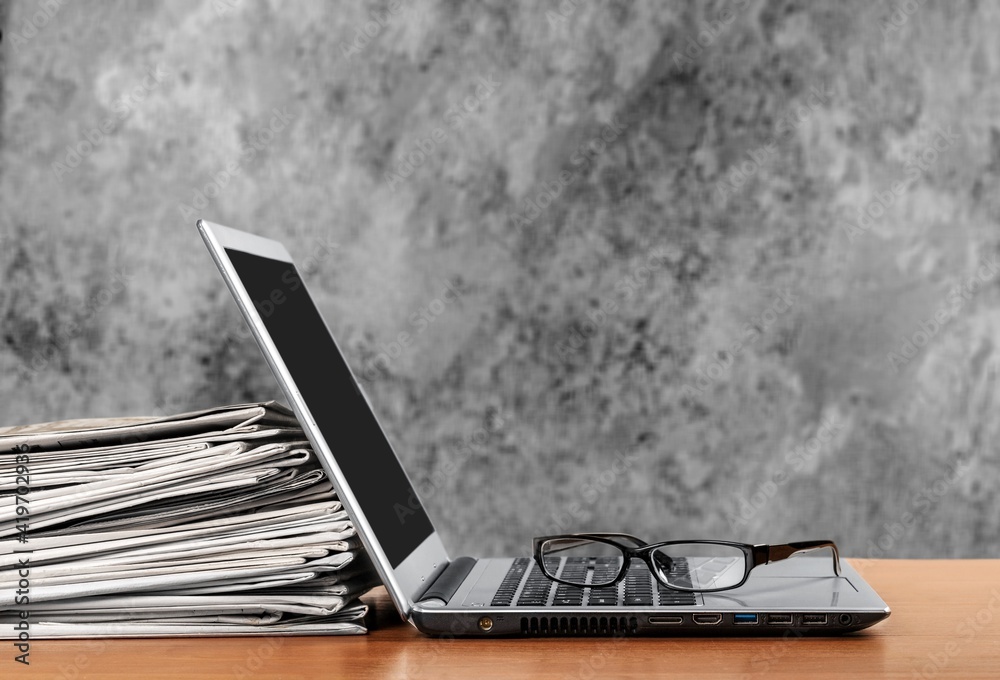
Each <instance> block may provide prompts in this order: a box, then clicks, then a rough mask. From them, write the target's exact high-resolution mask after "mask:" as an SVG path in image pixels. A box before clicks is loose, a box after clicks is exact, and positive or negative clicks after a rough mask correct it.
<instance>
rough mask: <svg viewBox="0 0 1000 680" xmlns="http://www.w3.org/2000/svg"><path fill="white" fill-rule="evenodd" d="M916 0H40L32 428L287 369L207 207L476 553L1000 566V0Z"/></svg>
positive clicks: (9, 296)
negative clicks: (278, 246) (269, 240)
mask: <svg viewBox="0 0 1000 680" xmlns="http://www.w3.org/2000/svg"><path fill="white" fill-rule="evenodd" d="M902 4H903V5H906V8H904V9H898V10H896V11H895V12H894V10H893V7H895V6H896V5H890V3H886V2H862V1H857V2H823V3H803V2H758V1H756V0H754V1H750V2H743V1H742V0H734V1H733V2H697V3H669V4H666V3H660V2H642V3H631V2H597V1H593V2H590V1H586V0H584V1H582V2H578V3H572V2H569V1H567V2H564V3H562V4H561V5H555V4H553V5H550V6H538V5H536V4H535V3H528V2H521V3H513V2H492V3H487V4H474V3H460V2H433V1H419V2H418V1H417V0H413V1H412V2H411V1H407V0H404V1H403V2H402V3H390V4H385V3H382V4H367V5H362V4H360V3H353V2H351V3H348V2H343V3H322V2H312V3H296V2H277V1H272V2H264V1H260V0H242V1H241V0H214V1H213V2H200V1H194V0H191V1H183V2H182V1H177V2H169V3H168V2H160V3H150V2H117V3H100V4H98V3H76V2H65V3H62V4H59V3H54V4H49V5H48V7H49V9H48V10H46V9H44V8H43V4H40V3H36V2H33V1H19V2H12V3H4V7H5V10H4V15H3V22H4V37H3V43H2V45H0V53H2V59H3V76H2V77H3V97H2V107H3V108H2V127H0V134H2V142H0V144H2V146H0V158H2V166H0V173H2V174H0V206H2V209H0V229H2V231H0V239H2V240H0V324H2V327H0V424H13V423H18V422H24V421H39V420H48V419H55V418H66V417H84V416H99V415H112V414H148V413H165V412H174V411H182V410H188V409H193V408H200V407H205V406H209V405H212V404H217V403H226V402H236V401H245V400H256V399H268V398H274V397H278V396H279V392H278V389H277V386H276V384H275V383H274V381H273V380H272V378H271V376H270V374H269V373H268V370H267V368H266V366H265V364H264V362H263V361H262V359H261V357H260V355H259V353H258V351H257V349H256V347H255V346H254V345H253V343H252V342H251V341H250V340H249V338H248V336H247V335H246V333H245V331H244V329H243V327H242V323H241V321H240V320H239V317H238V315H237V313H236V309H235V306H234V304H233V302H232V301H231V299H230V296H229V294H228V293H227V292H226V291H225V289H224V287H223V286H222V285H221V282H220V279H219V276H218V274H217V272H216V271H215V268H214V267H213V266H212V264H211V261H210V259H209V257H208V255H207V253H206V251H205V249H204V247H203V246H202V244H201V242H200V239H199V238H198V236H197V233H196V231H195V228H194V222H195V220H196V219H197V218H198V217H202V216H204V217H207V218H210V219H212V220H214V221H217V222H221V223H223V224H230V225H232V226H239V227H243V228H246V229H249V230H253V231H257V232H260V233H262V234H266V235H269V236H272V237H276V238H279V239H282V240H284V241H285V242H286V243H287V244H288V246H289V248H290V250H291V251H292V253H293V254H294V255H295V256H296V257H297V258H299V259H300V260H302V261H304V265H303V266H304V268H305V269H306V272H307V279H308V281H309V283H310V284H311V287H312V289H313V291H314V292H315V294H316V296H317V298H318V303H319V305H320V306H321V308H322V311H323V312H324V314H325V315H326V317H327V319H328V320H329V323H330V325H331V327H332V329H333V331H334V333H335V334H336V335H337V337H338V338H339V340H340V341H341V344H342V346H343V347H344V348H345V350H346V351H347V352H348V354H349V359H350V361H351V362H352V364H353V365H354V367H355V369H356V370H357V371H358V372H360V373H361V374H362V375H363V376H364V377H365V380H366V381H367V384H368V390H369V392H370V394H371V398H372V400H373V402H374V403H375V404H376V406H377V408H378V411H379V413H380V415H381V416H382V418H383V422H384V424H385V426H386V428H387V430H388V431H389V433H390V435H391V437H392V438H393V440H394V441H395V442H396V443H397V444H398V449H399V452H400V455H401V456H402V458H403V459H404V461H405V464H406V465H407V467H408V468H409V470H410V471H411V472H412V473H413V475H414V477H415V478H416V480H417V481H418V482H419V487H420V489H421V490H422V493H423V496H424V499H425V502H426V505H427V506H428V507H429V508H430V510H431V512H432V514H433V516H434V517H435V518H436V519H437V521H438V524H439V527H440V529H441V530H442V532H443V534H444V538H445V541H446V543H447V544H448V545H449V546H450V547H452V548H453V549H458V548H459V547H460V548H461V549H462V550H463V551H469V552H478V553H484V554H497V553H499V552H501V551H516V552H525V551H527V550H528V548H529V540H530V538H531V536H532V535H535V534H538V533H542V532H549V531H559V530H581V529H605V530H625V531H631V532H634V533H638V534H640V535H643V536H646V537H649V538H651V539H652V538H669V537H675V538H681V537H712V536H714V537H725V538H732V539H738V540H749V541H761V542H764V541H783V540H794V539H807V538H826V537H832V538H835V539H836V540H838V541H840V542H841V543H842V544H843V547H844V551H845V552H846V553H847V554H853V555H858V556H865V555H870V556H937V555H946V556H948V555H950V556H994V557H996V556H1000V547H998V541H997V534H998V528H1000V516H998V513H997V512H996V502H995V497H996V489H997V482H998V478H1000V465H998V456H997V453H998V443H997V442H998V429H1000V425H998V424H1000V417H998V413H997V395H998V386H997V366H998V361H997V360H998V351H1000V348H998V346H997V345H998V342H1000V316H998V313H997V312H998V310H1000V294H998V293H1000V288H998V282H1000V277H998V276H997V275H996V274H997V269H996V266H997V264H996V263H997V257H998V256H1000V230H998V223H997V217H998V208H1000V204H998V202H1000V193H998V191H997V184H998V182H997V180H998V175H1000V132H998V127H997V121H998V120H1000V118H998V116H1000V78H998V74H1000V42H998V41H997V40H996V35H997V34H998V33H1000V10H998V9H997V8H996V6H995V5H993V4H992V3H965V2H926V3H919V4H918V3H912V6H910V5H908V4H907V3H902ZM907 12H909V13H907ZM369 34H370V35H369ZM977 277H978V278H977ZM401 334H405V335H402V337H401ZM343 426H344V427H345V428H349V427H350V426H351V424H350V423H346V422H345V423H344V425H343Z"/></svg>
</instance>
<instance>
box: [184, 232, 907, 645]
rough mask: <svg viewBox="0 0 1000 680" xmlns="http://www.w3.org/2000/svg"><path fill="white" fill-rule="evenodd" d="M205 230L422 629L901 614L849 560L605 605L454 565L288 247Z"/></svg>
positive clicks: (563, 630)
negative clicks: (726, 586)
mask: <svg viewBox="0 0 1000 680" xmlns="http://www.w3.org/2000/svg"><path fill="white" fill-rule="evenodd" d="M198 229H199V231H200V232H201V235H202V237H203V238H204V240H205V244H206V245H207V246H208V249H209V251H210V252H211V254H212V258H213V259H214V260H215V264H216V265H217V266H218V268H219V270H220V271H221V272H222V277H223V278H224V279H225V282H226V284H227V285H228V287H229V290H230V292H231V293H232V294H233V297H234V298H235V299H236V304H237V305H238V306H239V309H240V311H241V312H242V313H243V316H244V318H245V319H246V322H247V324H248V325H249V327H250V329H251V331H252V333H253V337H254V339H255V340H256V341H257V344H258V346H259V347H260V350H261V352H262V353H263V355H264V358H265V359H266V360H267V363H268V365H269V366H270V367H271V371H272V372H273V373H274V376H275V378H277V380H278V383H279V385H280V386H281V389H282V391H283V393H284V395H285V397H286V398H287V399H288V401H289V403H290V404H291V407H292V409H294V411H295V415H296V416H297V417H298V419H299V422H300V423H301V425H302V428H303V429H304V430H305V433H306V435H307V437H308V438H309V441H310V442H311V443H312V446H313V449H314V450H315V452H316V454H317V456H318V458H319V460H320V463H321V464H322V466H323V468H324V469H325V470H326V473H327V474H328V475H329V476H330V479H331V480H332V482H333V485H334V487H335V488H336V490H337V494H338V495H339V497H340V500H341V502H342V503H343V505H344V507H345V509H346V510H347V512H348V514H349V515H350V517H351V519H352V520H353V522H354V525H355V527H356V529H357V532H358V535H359V536H360V538H361V541H362V543H363V544H364V546H365V548H366V550H367V551H368V554H369V555H370V557H371V560H372V562H373V563H374V565H375V567H376V569H377V570H378V573H379V575H380V576H381V578H382V582H383V583H384V584H385V587H386V589H387V590H388V592H389V595H390V596H391V598H392V601H393V603H394V604H395V606H396V609H397V610H398V611H399V614H400V615H401V616H402V617H403V619H404V620H405V621H408V622H409V623H411V624H412V625H413V626H415V627H416V628H417V629H418V630H420V631H422V632H424V633H426V634H430V635H437V636H473V637H504V636H542V635H544V636H552V635H598V636H599V635H612V636H620V635H785V636H788V635H806V634H827V635H834V634H840V633H848V632H852V631H857V630H860V629H863V628H866V627H868V626H871V625H872V624H874V623H876V622H878V621H881V620H882V619H884V618H885V617H887V616H888V615H889V607H887V606H886V604H885V602H883V601H882V599H881V598H880V597H879V596H878V595H877V594H876V593H875V591H874V590H873V589H872V588H871V587H870V586H869V585H868V584H867V583H865V581H864V580H863V579H862V578H861V577H860V575H859V574H858V573H857V571H855V570H854V569H853V568H852V567H851V566H850V565H849V564H847V563H844V564H843V566H842V569H841V573H840V575H839V576H836V575H834V572H833V568H832V565H831V559H830V555H829V553H828V552H824V553H818V554H816V556H805V555H803V556H798V557H794V558H792V559H787V560H783V561H780V562H774V563H773V564H766V565H763V566H760V567H758V568H756V569H753V570H752V571H751V572H750V576H749V579H748V580H747V581H746V583H745V584H744V585H742V586H740V587H739V588H736V589H734V590H727V591H724V592H719V593H689V592H680V591H677V590H671V589H667V588H665V587H662V586H660V585H659V582H658V581H657V580H656V579H655V578H653V576H652V574H651V573H650V572H649V570H648V567H646V566H645V564H643V563H642V561H641V560H637V559H633V560H631V562H630V566H629V573H628V575H627V577H626V578H625V579H624V580H623V581H621V582H620V583H619V584H618V585H617V586H615V587H614V588H613V589H611V590H610V591H607V590H606V591H605V592H603V593H602V596H601V597H595V596H593V594H592V593H590V592H589V591H590V589H589V588H578V587H575V586H567V585H563V584H558V583H556V582H554V581H551V580H550V579H548V577H546V576H545V575H544V574H543V573H541V572H540V571H539V568H538V565H537V564H536V563H535V561H534V559H532V558H529V557H506V558H475V557H470V556H458V557H451V556H450V555H449V554H448V553H447V552H446V550H445V548H444V545H443V543H442V541H441V538H440V536H439V535H438V533H437V531H436V530H435V529H434V523H433V522H432V521H431V518H430V517H429V516H428V514H427V511H426V509H425V508H424V507H423V505H422V504H421V503H420V499H419V497H418V495H417V493H416V492H415V490H414V487H413V484H412V483H411V482H410V479H409V477H408V476H407V474H406V471H405V470H404V469H403V467H402V465H401V463H400V461H399V459H398V457H397V456H396V453H395V452H394V450H393V447H392V445H391V444H390V442H389V439H388V437H387V436H386V434H385V432H384V431H383V429H382V427H381V426H380V425H379V422H378V419H377V418H376V416H375V413H374V412H373V409H372V407H371V403H370V402H369V400H368V397H367V396H366V395H365V391H364V388H363V387H362V386H361V384H360V382H359V381H358V380H357V378H356V377H355V375H354V373H352V371H351V369H350V367H349V366H348V364H347V361H346V360H345V358H344V355H343V353H342V352H341V351H340V348H339V347H338V346H337V343H336V341H335V340H334V338H333V335H332V334H331V333H330V330H329V329H328V327H327V325H326V323H325V322H324V320H323V318H322V316H321V315H320V313H319V311H318V309H317V307H316V305H315V304H314V302H313V300H312V298H311V297H310V295H309V291H308V288H307V287H306V285H305V282H304V281H303V280H302V277H301V275H300V273H299V271H298V269H296V267H295V264H294V263H293V262H292V258H291V256H290V255H289V253H288V251H287V250H286V249H285V247H284V246H283V245H282V244H280V243H278V242H276V241H273V240H270V239H266V238H262V237H260V236H257V235H253V234H249V233H246V232H243V231H238V230H236V229H230V228H228V227H223V226H220V225H218V224H213V223H210V222H207V221H205V220H199V221H198ZM605 521H606V522H607V523H609V524H614V519H613V518H610V517H609V518H606V520H605ZM652 538H655V539H657V540H665V539H666V537H652ZM682 538H687V537H682ZM741 538H742V537H741ZM526 548H527V546H526ZM526 552H527V550H526ZM559 559H564V560H568V559H578V558H569V557H562V558H559ZM587 564H588V562H587V561H586V560H584V561H583V563H582V565H583V566H580V565H579V564H578V565H577V567H576V568H581V569H587V568H588V567H587V566H586V565H587ZM619 564H620V563H619ZM609 592H610V595H609Z"/></svg>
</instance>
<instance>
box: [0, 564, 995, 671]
mask: <svg viewBox="0 0 1000 680" xmlns="http://www.w3.org/2000/svg"><path fill="white" fill-rule="evenodd" d="M853 563H854V565H855V567H857V568H858V570H859V571H861V573H862V574H863V575H864V577H865V578H866V579H867V580H868V581H869V582H870V583H871V584H872V585H873V586H874V587H875V589H876V590H877V591H878V592H879V594H880V595H882V597H883V599H885V601H886V602H888V603H889V606H890V607H891V608H892V615H891V616H890V617H889V618H888V619H887V620H886V621H883V622H882V623H880V624H878V625H876V626H874V627H873V628H870V629H868V630H867V631H864V632H861V633H858V634H854V635H850V636H846V637H840V638H816V639H800V638H798V639H797V638H791V639H774V638H743V639H697V638H695V639H692V638H685V639H670V638H655V639H654V638H644V639H607V638H605V639H599V638H597V639H595V638H590V639H575V638H568V639H558V638H556V639H506V640H500V639H498V640H478V639H477V640H451V641H445V640H437V639H432V638H428V637H425V636H423V635H421V634H420V633H418V632H417V631H416V630H414V629H413V628H412V627H411V626H409V625H407V624H404V623H402V622H401V621H400V619H399V617H398V615H397V614H396V612H395V610H394V609H393V608H392V605H391V603H390V602H389V600H388V598H387V596H386V594H385V591H384V590H382V589H379V590H377V591H375V592H373V593H372V594H371V595H370V596H369V597H368V600H369V601H370V602H373V603H374V604H375V605H376V608H377V613H378V625H377V628H376V630H374V631H372V632H371V634H369V635H366V636H359V637H347V638H335V637H301V638H257V639H246V638H243V639H237V638H204V639H149V640H61V641H54V640H51V641H50V640H35V641H33V642H32V644H31V656H30V660H31V665H30V667H24V666H23V665H20V664H17V663H15V662H14V661H13V656H14V654H13V652H12V648H11V647H9V643H7V644H5V645H4V647H5V648H6V649H7V650H8V651H7V652H6V653H5V655H4V658H0V677H3V678H4V679H5V680H16V679H17V678H55V679H65V680H70V679H76V678H127V679H128V680H133V679H135V678H168V677H169V678H400V679H404V678H434V679H446V678H462V680H480V679H483V678H506V677H545V678H579V679H580V680H588V679H589V678H596V677H621V678H649V677H692V678H733V677H736V678H754V677H760V678H765V677H766V678H775V677H779V678H782V677H788V678H831V679H832V678H836V679H837V680H844V679H846V678H857V677H879V678H883V677H884V678H907V679H911V678H928V679H930V678H997V677H1000V623H998V621H1000V560H868V561H865V560H854V561H853Z"/></svg>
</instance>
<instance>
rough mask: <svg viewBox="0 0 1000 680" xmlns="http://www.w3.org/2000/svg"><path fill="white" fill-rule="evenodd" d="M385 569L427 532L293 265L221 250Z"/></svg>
mask: <svg viewBox="0 0 1000 680" xmlns="http://www.w3.org/2000/svg"><path fill="white" fill-rule="evenodd" d="M226 254H227V255H229V259H230V261H231V262H232V263H233V267H235V269H236V273H237V274H238V275H239V277H240V280H241V281H242V283H243V285H244V286H245V287H246V290H247V292H248V293H249V294H250V298H251V299H252V300H253V303H254V306H255V307H256V308H257V312H258V313H259V314H260V316H261V318H262V319H263V320H264V325H265V326H266V327H267V331H268V333H269V334H270V336H271V339H272V340H273V342H274V345H275V347H277V349H278V352H279V353H280V354H281V358H282V360H283V361H284V362H285V365H286V366H287V367H288V372H289V373H291V376H292V380H294V381H295V387H296V388H297V389H298V391H299V393H300V394H301V395H302V398H303V400H304V401H305V403H306V405H307V406H308V407H309V411H310V413H311V414H312V417H313V419H315V421H316V425H317V426H318V427H319V430H320V432H321V433H322V434H323V438H324V439H325V440H326V443H327V445H328V446H329V447H330V450H331V451H332V452H333V455H334V456H336V458H337V464H338V465H339V466H340V469H341V471H342V472H343V474H344V477H345V478H346V479H347V483H348V484H349V485H350V487H351V491H353V492H354V495H355V497H356V498H357V500H358V504H359V505H360V506H361V511H362V512H364V514H365V517H367V519H368V522H369V523H370V524H371V527H372V529H373V530H374V532H375V535H376V536H377V537H378V542H379V545H381V547H382V550H383V551H385V554H386V557H388V558H389V562H390V563H391V564H392V566H393V568H395V567H398V566H399V564H400V563H401V562H402V561H403V560H404V559H406V557H407V556H408V555H409V554H410V553H411V552H413V551H414V550H415V549H416V548H417V547H418V546H419V545H420V544H421V543H422V542H423V541H424V539H426V538H427V537H428V536H430V535H431V533H432V532H433V531H434V528H433V526H432V525H431V522H430V519H429V518H428V517H427V514H426V513H425V512H424V509H423V507H422V506H421V505H420V501H419V500H418V499H417V496H416V494H415V493H414V491H413V488H412V487H411V486H410V482H409V480H407V478H406V474H405V473H404V472H403V468H402V466H400V464H399V459H397V458H396V454H395V452H393V450H392V447H391V446H390V445H389V441H388V439H386V437H385V434H384V433H383V432H382V428H381V427H380V426H379V424H378V421H376V419H375V415H374V414H373V413H372V411H371V409H370V408H369V407H368V402H367V401H366V400H365V398H364V396H363V395H362V394H361V392H360V389H359V388H358V386H357V384H356V383H355V381H354V377H353V376H352V375H351V373H350V371H349V370H348V368H347V363H346V362H345V360H344V357H343V356H341V354H340V352H339V351H338V349H337V346H336V344H335V343H334V341H333V337H332V336H331V335H330V332H329V331H328V330H327V328H326V324H325V323H324V322H323V318H322V317H321V316H320V314H319V310H318V309H317V308H316V305H315V303H314V302H313V301H312V298H310V297H309V293H308V292H307V291H306V289H305V286H303V285H302V281H301V278H300V277H299V273H298V271H297V270H296V269H295V265H293V264H291V263H290V262H282V261H280V260H273V259H271V258H267V257H261V256H259V255H252V254H250V253H245V252H242V251H239V250H231V249H228V248H227V249H226Z"/></svg>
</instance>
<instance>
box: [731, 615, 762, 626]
mask: <svg viewBox="0 0 1000 680" xmlns="http://www.w3.org/2000/svg"><path fill="white" fill-rule="evenodd" d="M733 623H735V624H736V625H738V626H741V625H742V626H752V625H754V624H755V623H757V615H756V614H733Z"/></svg>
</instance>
